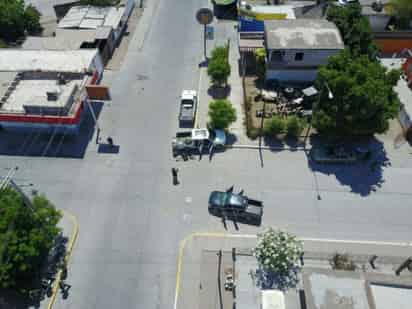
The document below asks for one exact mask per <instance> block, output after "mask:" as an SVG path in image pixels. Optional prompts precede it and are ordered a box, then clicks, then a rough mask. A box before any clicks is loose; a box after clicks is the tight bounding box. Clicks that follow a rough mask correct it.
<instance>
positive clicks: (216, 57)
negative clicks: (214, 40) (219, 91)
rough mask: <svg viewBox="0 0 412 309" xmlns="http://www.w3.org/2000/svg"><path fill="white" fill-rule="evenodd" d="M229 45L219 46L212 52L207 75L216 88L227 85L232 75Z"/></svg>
mask: <svg viewBox="0 0 412 309" xmlns="http://www.w3.org/2000/svg"><path fill="white" fill-rule="evenodd" d="M228 58H229V45H227V44H226V45H224V46H217V47H215V48H214V49H213V51H212V56H211V57H210V60H209V64H208V67H207V74H208V75H209V76H210V78H211V80H212V83H213V84H214V85H215V86H223V85H226V83H227V79H228V77H229V75H230V64H229V59H228Z"/></svg>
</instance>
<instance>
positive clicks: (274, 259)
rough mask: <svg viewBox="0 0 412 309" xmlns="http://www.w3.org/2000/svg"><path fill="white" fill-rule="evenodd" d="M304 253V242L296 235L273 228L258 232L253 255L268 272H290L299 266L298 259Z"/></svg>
mask: <svg viewBox="0 0 412 309" xmlns="http://www.w3.org/2000/svg"><path fill="white" fill-rule="evenodd" d="M302 254H303V246H302V242H301V241H300V240H298V239H296V237H295V236H293V235H291V234H289V233H287V232H284V231H275V230H274V229H272V228H269V229H267V230H266V231H264V232H263V233H260V234H258V240H257V245H256V248H254V250H253V255H254V256H255V257H256V259H257V260H258V263H259V266H260V268H261V269H262V270H264V271H266V272H272V273H277V274H285V275H287V274H289V273H290V271H291V270H292V269H295V268H298V261H299V259H300V258H301V256H302Z"/></svg>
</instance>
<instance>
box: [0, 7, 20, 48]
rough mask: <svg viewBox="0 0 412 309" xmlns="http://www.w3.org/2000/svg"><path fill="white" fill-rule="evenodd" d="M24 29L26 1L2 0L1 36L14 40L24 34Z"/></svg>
mask: <svg viewBox="0 0 412 309" xmlns="http://www.w3.org/2000/svg"><path fill="white" fill-rule="evenodd" d="M24 29H25V23H24V2H23V1H22V0H0V37H1V38H3V39H4V40H6V41H13V40H16V39H17V38H18V37H21V36H23V35H24Z"/></svg>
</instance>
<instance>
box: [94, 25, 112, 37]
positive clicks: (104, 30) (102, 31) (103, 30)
mask: <svg viewBox="0 0 412 309" xmlns="http://www.w3.org/2000/svg"><path fill="white" fill-rule="evenodd" d="M111 32H112V27H107V26H101V27H99V28H97V29H96V33H95V38H96V39H98V40H105V39H107V38H109V36H110V33H111Z"/></svg>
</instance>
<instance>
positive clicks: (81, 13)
mask: <svg viewBox="0 0 412 309" xmlns="http://www.w3.org/2000/svg"><path fill="white" fill-rule="evenodd" d="M88 9H89V7H88V6H74V7H72V8H70V10H69V11H68V12H67V14H66V15H65V16H64V17H63V19H62V20H60V22H59V25H58V27H59V28H77V27H79V26H80V23H81V22H82V20H83V18H85V17H86V14H87V12H88Z"/></svg>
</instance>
